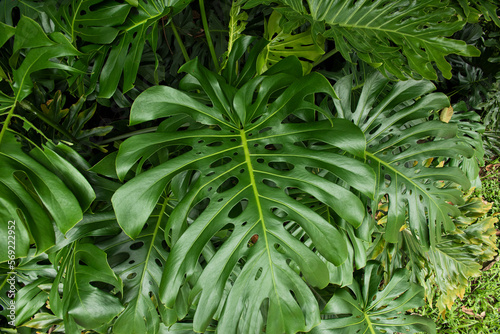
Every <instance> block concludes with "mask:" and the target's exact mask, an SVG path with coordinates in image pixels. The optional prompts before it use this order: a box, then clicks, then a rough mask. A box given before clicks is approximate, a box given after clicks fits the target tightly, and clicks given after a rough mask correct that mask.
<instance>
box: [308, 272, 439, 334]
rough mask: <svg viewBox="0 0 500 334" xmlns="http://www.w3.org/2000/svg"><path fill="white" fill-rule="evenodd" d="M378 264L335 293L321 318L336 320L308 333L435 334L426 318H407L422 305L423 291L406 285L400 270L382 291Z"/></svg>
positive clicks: (416, 286)
mask: <svg viewBox="0 0 500 334" xmlns="http://www.w3.org/2000/svg"><path fill="white" fill-rule="evenodd" d="M379 268H380V265H379V263H376V262H370V263H368V265H367V266H366V268H365V269H364V275H363V276H362V277H359V278H358V279H357V281H355V282H354V283H353V284H352V285H350V286H349V289H350V290H351V291H352V294H351V293H350V292H349V291H347V290H337V291H336V292H335V294H334V295H333V297H332V299H330V301H329V302H328V304H327V305H326V307H325V309H324V310H323V314H325V315H335V316H337V318H334V319H328V320H323V321H322V322H321V324H320V325H319V326H318V327H316V328H314V329H313V330H312V332H311V333H314V334H323V333H325V334H326V333H339V334H355V333H370V334H380V333H389V334H392V333H419V332H424V333H436V327H435V325H434V323H433V322H432V321H431V320H430V319H427V318H424V317H420V316H416V315H406V314H404V312H406V311H407V310H409V309H413V308H417V307H420V306H422V305H423V304H424V293H423V292H424V291H423V290H424V289H423V288H422V287H420V286H418V285H417V284H414V283H410V282H409V281H408V273H407V272H406V271H405V270H403V269H400V270H398V271H396V272H395V273H394V275H393V277H392V278H391V280H390V281H389V282H388V283H387V284H386V285H385V287H384V288H383V289H379V286H380V284H381V280H382V275H380V274H378V273H377V271H378V269H379Z"/></svg>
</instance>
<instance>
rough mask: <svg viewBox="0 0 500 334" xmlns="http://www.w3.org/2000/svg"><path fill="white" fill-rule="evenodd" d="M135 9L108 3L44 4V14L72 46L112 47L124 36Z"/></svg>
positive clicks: (87, 0) (84, 0)
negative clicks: (78, 40) (83, 43)
mask: <svg viewBox="0 0 500 334" xmlns="http://www.w3.org/2000/svg"><path fill="white" fill-rule="evenodd" d="M131 8H132V6H131V5H129V4H128V3H123V2H121V3H120V2H119V1H107V0H106V1H104V0H71V1H68V0H66V1H54V0H49V1H44V4H43V7H42V8H41V10H43V11H44V12H45V13H47V14H48V15H49V17H50V18H51V19H52V21H53V22H54V23H55V24H56V25H57V26H58V28H59V29H60V30H61V31H63V32H64V33H65V34H66V35H67V36H68V37H69V38H70V40H71V41H72V42H76V38H77V37H79V38H81V39H82V40H84V41H86V42H91V43H96V44H109V43H111V42H113V41H114V40H115V38H116V36H117V35H118V33H119V32H120V29H118V26H120V25H121V24H123V23H124V22H125V20H126V19H127V15H128V13H129V12H130V9H131Z"/></svg>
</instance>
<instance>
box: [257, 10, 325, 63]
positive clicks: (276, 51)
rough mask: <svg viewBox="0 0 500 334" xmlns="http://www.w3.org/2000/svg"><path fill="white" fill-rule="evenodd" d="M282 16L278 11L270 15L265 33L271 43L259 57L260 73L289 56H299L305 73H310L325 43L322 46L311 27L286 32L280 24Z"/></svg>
mask: <svg viewBox="0 0 500 334" xmlns="http://www.w3.org/2000/svg"><path fill="white" fill-rule="evenodd" d="M281 18H282V15H281V14H280V13H278V12H276V11H274V12H273V13H272V14H271V16H270V17H269V21H268V23H267V25H266V31H265V34H264V38H266V39H267V40H268V41H269V43H268V44H267V45H266V47H265V48H264V50H262V52H261V53H260V55H259V58H258V59H257V68H258V69H259V73H262V72H265V71H266V70H267V69H269V68H270V67H271V66H273V65H274V64H276V63H278V62H279V61H281V60H282V59H284V58H286V57H288V56H296V57H298V58H299V59H300V60H301V64H302V68H303V71H304V73H309V72H310V71H311V69H312V67H313V63H314V61H316V60H319V59H320V58H321V56H322V55H323V54H324V53H325V51H324V50H323V45H321V46H320V45H318V42H315V41H314V39H313V36H312V32H311V29H308V30H307V31H304V32H301V33H296V34H291V33H285V32H284V31H283V29H282V28H281V27H280V25H279V22H280V19H281ZM320 42H324V39H323V38H321V41H320Z"/></svg>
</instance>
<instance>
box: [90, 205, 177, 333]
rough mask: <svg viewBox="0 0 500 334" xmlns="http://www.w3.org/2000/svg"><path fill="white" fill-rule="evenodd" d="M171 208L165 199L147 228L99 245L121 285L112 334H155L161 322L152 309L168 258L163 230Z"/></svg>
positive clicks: (118, 236) (121, 235)
mask: <svg viewBox="0 0 500 334" xmlns="http://www.w3.org/2000/svg"><path fill="white" fill-rule="evenodd" d="M171 205H172V204H170V203H169V199H168V198H167V199H165V200H164V202H163V203H162V205H161V208H160V209H159V210H158V211H157V212H156V214H154V215H152V216H151V218H150V220H149V221H148V223H147V224H148V226H147V227H146V228H145V229H143V230H142V231H141V233H140V235H139V236H137V237H136V238H135V239H130V237H128V236H127V235H126V234H125V233H121V234H119V235H117V236H116V237H114V238H112V239H110V240H107V241H105V242H104V243H101V244H100V245H99V246H100V247H101V248H102V249H103V250H104V251H105V252H106V253H107V254H108V257H109V259H110V260H109V261H110V263H112V266H113V270H114V271H115V272H116V273H117V274H118V275H119V276H120V278H121V279H122V281H123V282H124V292H123V299H122V301H123V303H124V304H125V305H126V307H125V310H124V311H123V312H122V313H121V314H120V315H119V316H118V318H117V319H116V321H115V323H114V325H113V333H116V334H120V333H126V334H142V333H151V334H155V333H159V327H160V323H161V320H160V318H159V316H158V312H157V310H156V307H157V303H158V301H159V293H158V288H159V285H160V281H161V276H162V271H163V267H164V265H165V262H166V260H167V257H168V246H167V244H166V242H165V230H164V228H165V225H166V220H167V219H168V215H167V212H171V210H172V209H171V207H170V206H171Z"/></svg>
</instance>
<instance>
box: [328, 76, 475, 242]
mask: <svg viewBox="0 0 500 334" xmlns="http://www.w3.org/2000/svg"><path fill="white" fill-rule="evenodd" d="M387 84H388V80H387V79H385V78H384V77H382V76H381V75H380V74H378V73H375V74H373V75H372V76H371V77H370V78H368V79H367V80H366V82H365V84H364V86H363V90H362V92H361V95H360V97H359V99H357V100H355V101H351V87H352V79H351V77H345V78H343V79H342V80H340V81H339V82H338V83H337V84H336V85H335V89H336V91H337V93H338V94H339V97H340V100H338V101H334V103H335V107H336V112H337V115H338V116H339V117H342V118H346V119H348V120H352V121H353V122H354V123H355V124H357V125H358V126H359V127H360V128H361V129H362V130H363V132H364V133H365V135H366V138H367V152H366V157H367V160H368V162H369V164H370V165H371V166H372V167H373V169H374V170H375V172H376V174H377V176H378V177H377V180H378V185H377V195H376V201H375V202H374V204H373V205H372V207H373V208H377V206H378V202H379V201H380V200H381V199H382V198H383V197H384V196H388V198H389V211H388V215H387V225H386V229H385V236H386V239H387V240H388V241H389V242H396V241H397V238H398V233H399V230H400V228H401V226H402V225H403V224H404V223H405V221H406V219H407V217H408V221H409V224H410V228H411V231H412V233H414V234H415V235H416V236H417V237H418V238H419V240H420V242H421V243H422V245H424V246H428V245H429V244H433V243H436V241H438V240H439V238H440V236H441V228H442V225H444V227H445V229H446V230H453V229H454V227H455V226H454V224H453V221H452V219H451V217H450V216H458V215H460V211H459V210H458V209H457V208H456V207H455V206H453V205H452V204H449V203H448V202H451V203H453V204H462V203H463V199H462V192H461V191H460V190H459V189H457V187H456V185H457V184H460V185H461V186H462V187H463V188H464V189H467V188H468V187H469V184H470V183H469V180H468V179H467V177H466V176H465V175H464V173H463V172H462V171H461V170H460V169H459V168H457V167H438V166H436V165H437V164H436V163H434V164H432V163H430V161H432V159H434V158H438V157H443V158H445V159H446V158H460V156H465V157H469V158H470V157H471V156H472V155H473V154H474V150H473V149H472V147H471V146H470V145H469V144H468V143H467V141H466V140H465V139H463V138H459V137H458V136H457V133H458V128H457V125H456V124H448V123H444V122H441V121H438V120H435V121H427V117H429V116H430V115H431V113H432V112H436V111H439V110H441V109H443V108H445V107H448V106H449V101H448V98H447V97H446V96H445V95H444V94H440V93H433V94H429V92H431V91H432V90H434V89H435V87H434V85H432V83H430V82H427V81H413V80H409V81H405V82H398V83H396V84H395V85H394V87H392V89H391V90H390V91H389V92H388V93H386V95H385V96H383V97H379V94H380V92H381V91H382V90H383V89H384V87H385V86H386V85H387ZM379 98H380V101H379V100H378V99H379Z"/></svg>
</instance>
